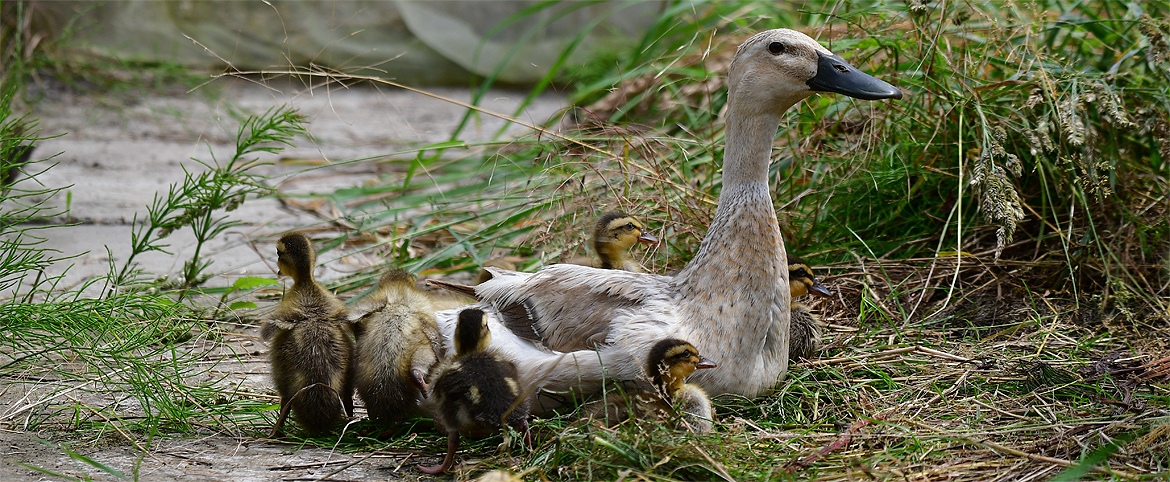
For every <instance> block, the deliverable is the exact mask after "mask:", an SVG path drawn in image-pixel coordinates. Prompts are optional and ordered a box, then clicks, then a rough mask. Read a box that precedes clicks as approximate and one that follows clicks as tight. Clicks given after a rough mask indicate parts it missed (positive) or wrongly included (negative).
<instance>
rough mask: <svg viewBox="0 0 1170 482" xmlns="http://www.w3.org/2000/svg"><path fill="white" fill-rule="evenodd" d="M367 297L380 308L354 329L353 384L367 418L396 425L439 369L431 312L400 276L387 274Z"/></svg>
mask: <svg viewBox="0 0 1170 482" xmlns="http://www.w3.org/2000/svg"><path fill="white" fill-rule="evenodd" d="M369 297H370V298H375V299H376V300H377V301H378V302H381V303H384V305H383V306H382V308H381V309H378V310H375V311H372V312H370V313H367V314H366V315H364V316H363V317H362V318H360V319H358V321H357V322H355V324H354V333H355V335H356V336H357V360H356V361H357V368H356V372H355V375H354V382H355V385H356V387H357V391H358V395H360V396H361V397H362V400H363V401H365V404H366V411H367V412H369V415H370V418H373V419H377V420H385V421H393V420H400V419H402V418H405V417H407V416H409V415H410V414H412V413H414V412H415V411H416V410H417V408H418V403H419V400H420V399H421V398H422V395H423V394H422V392H421V387H420V385H421V382H422V381H423V378H424V377H425V375H426V374H427V373H429V372H430V371H431V370H432V369H433V368H434V366H435V364H437V363H438V356H437V355H436V352H437V350H438V348H439V345H438V344H439V329H438V326H437V325H436V324H435V313H434V311H435V310H434V307H433V306H432V303H431V299H430V298H429V297H428V295H427V294H426V293H424V292H423V291H422V290H420V289H418V288H417V286H416V284H415V279H414V277H413V276H410V275H409V274H407V273H406V272H404V271H393V272H390V273H387V274H386V275H385V276H383V277H382V279H381V281H380V282H379V285H378V289H377V290H375V291H374V292H373V293H371V294H370V295H369ZM363 301H364V300H363Z"/></svg>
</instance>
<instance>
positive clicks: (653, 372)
mask: <svg viewBox="0 0 1170 482" xmlns="http://www.w3.org/2000/svg"><path fill="white" fill-rule="evenodd" d="M703 368H715V362H713V361H711V360H708V359H706V358H703V356H702V355H699V350H697V349H695V347H694V345H691V344H690V343H687V342H685V341H683V340H679V339H677V338H667V339H665V340H662V341H660V342H658V343H655V344H654V347H653V348H651V349H650V356H649V357H647V358H646V369H647V372H648V373H649V374H650V376H651V378H653V381H654V386H656V387H658V388H659V389H660V390H662V391H663V392H664V393H665V394H668V395H669V394H673V393H674V392H675V391H677V390H678V388H679V387H680V386H682V384H683V381H685V380H686V378H687V377H689V376H691V374H692V373H695V371H696V370H699V369H703Z"/></svg>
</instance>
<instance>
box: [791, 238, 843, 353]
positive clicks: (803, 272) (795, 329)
mask: <svg viewBox="0 0 1170 482" xmlns="http://www.w3.org/2000/svg"><path fill="white" fill-rule="evenodd" d="M788 282H789V285H788V287H789V290H790V291H791V292H792V299H793V301H792V304H791V307H792V308H791V310H790V312H791V316H792V325H791V326H792V328H791V330H792V335H791V337H790V338H789V345H788V346H789V348H788V354H789V358H790V359H792V360H796V359H798V358H812V357H813V355H815V354H816V352H817V351H819V350H820V348H821V325H820V323H821V317H820V316H818V315H817V314H816V313H813V312H812V310H811V309H809V307H808V305H806V304H804V303H800V302H798V301H795V300H796V298H798V297H801V296H804V295H806V294H813V295H816V296H819V297H822V298H828V297H830V296H832V295H833V293H832V292H830V291H829V290H828V289H827V288H825V285H822V284H821V282H820V281H817V279H816V277H815V276H813V270H812V267H811V266H809V264H808V263H806V262H805V261H804V260H803V259H800V258H799V257H797V256H793V255H788Z"/></svg>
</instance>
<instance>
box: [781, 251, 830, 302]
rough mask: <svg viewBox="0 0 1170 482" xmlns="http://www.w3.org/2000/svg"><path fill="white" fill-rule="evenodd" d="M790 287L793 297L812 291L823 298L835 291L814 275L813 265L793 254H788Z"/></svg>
mask: <svg viewBox="0 0 1170 482" xmlns="http://www.w3.org/2000/svg"><path fill="white" fill-rule="evenodd" d="M788 289H789V290H791V292H792V297H793V298H798V297H801V296H804V295H807V294H810V293H811V294H813V295H816V296H819V297H821V298H828V297H830V296H833V292H832V291H829V289H828V288H825V285H823V284H821V282H820V281H817V278H816V277H815V276H813V270H812V267H811V266H809V265H808V263H806V262H805V261H804V260H803V259H800V258H798V257H796V256H793V255H791V254H790V255H788Z"/></svg>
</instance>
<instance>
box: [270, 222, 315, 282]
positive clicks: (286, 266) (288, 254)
mask: <svg viewBox="0 0 1170 482" xmlns="http://www.w3.org/2000/svg"><path fill="white" fill-rule="evenodd" d="M316 265H317V252H316V251H314V250H313V242H312V241H309V237H308V236H305V235H304V234H301V233H288V234H286V235H284V236H281V238H280V241H277V242H276V267H277V271H276V274H278V275H285V276H289V277H291V278H292V279H293V283H299V282H301V281H311V280H312V279H313V267H314V266H316Z"/></svg>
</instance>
